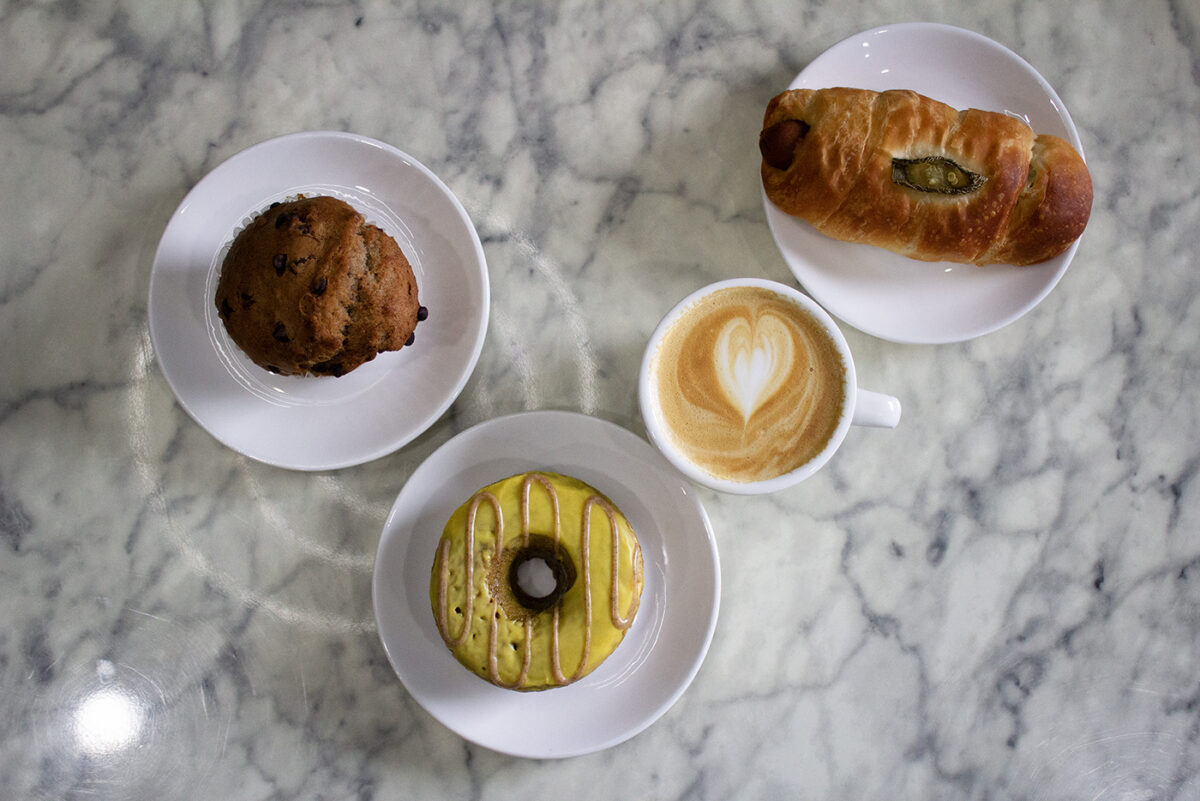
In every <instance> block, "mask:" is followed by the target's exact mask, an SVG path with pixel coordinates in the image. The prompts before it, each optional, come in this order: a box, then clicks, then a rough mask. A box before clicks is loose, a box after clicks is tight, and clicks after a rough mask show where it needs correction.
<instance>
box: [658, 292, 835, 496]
mask: <svg viewBox="0 0 1200 801" xmlns="http://www.w3.org/2000/svg"><path fill="white" fill-rule="evenodd" d="M653 369H654V374H655V378H656V381H657V385H658V402H659V407H660V409H661V410H662V416H663V420H664V422H665V423H666V427H667V429H668V432H669V436H670V438H671V440H672V442H673V443H674V445H675V447H676V448H678V449H679V450H680V451H681V452H682V453H683V454H684V455H685V456H686V457H687V458H688V459H689V460H690V461H692V462H693V463H695V464H696V465H698V466H699V467H700V468H702V469H703V470H705V471H707V472H709V473H711V474H712V475H714V476H717V477H720V478H725V479H729V480H733V481H743V482H745V481H759V480H763V479H767V478H774V477H775V476H779V475H782V474H784V473H787V472H790V471H792V470H794V469H796V468H797V467H799V466H801V465H803V464H804V463H806V462H808V461H809V460H811V459H812V458H813V457H814V456H816V455H817V454H818V453H820V452H821V451H822V450H823V449H824V448H825V445H826V444H827V443H828V442H829V440H830V438H831V437H832V436H833V432H834V430H835V429H836V428H837V425H838V422H839V419H840V417H841V414H842V409H843V406H844V401H845V392H846V390H845V376H846V366H845V362H844V361H843V359H842V355H841V353H840V351H839V350H838V348H837V346H836V344H835V343H834V342H833V340H832V339H831V338H830V336H829V334H828V333H827V331H826V330H825V328H824V326H823V325H822V324H821V323H820V322H819V321H818V320H816V319H815V318H814V317H813V316H812V315H811V314H810V313H809V312H808V311H807V310H805V309H803V308H801V307H800V306H798V305H796V304H795V303H793V302H791V301H790V300H789V299H787V298H786V297H784V296H782V295H780V294H778V293H776V292H773V291H771V290H770V289H766V288H761V287H753V286H744V287H729V288H725V289H720V290H717V291H716V292H714V293H712V294H711V295H708V296H706V297H705V298H703V299H702V300H700V301H699V302H697V304H696V305H695V306H693V307H692V308H690V309H689V310H687V311H686V312H685V313H684V314H683V315H682V316H681V317H680V318H679V319H678V320H677V321H676V322H675V323H674V324H673V325H672V326H671V327H670V328H669V329H668V331H667V333H666V335H665V336H664V337H663V340H662V343H661V344H660V346H659V348H658V352H657V354H656V355H655V362H654V366H653Z"/></svg>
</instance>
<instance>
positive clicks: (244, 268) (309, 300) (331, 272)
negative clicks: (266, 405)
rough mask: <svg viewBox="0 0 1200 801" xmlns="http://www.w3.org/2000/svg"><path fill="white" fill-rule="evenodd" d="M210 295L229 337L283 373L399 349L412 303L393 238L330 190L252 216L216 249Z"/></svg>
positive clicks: (318, 369)
mask: <svg viewBox="0 0 1200 801" xmlns="http://www.w3.org/2000/svg"><path fill="white" fill-rule="evenodd" d="M214 301H215V303H216V306H217V309H218V311H219V313H220V315H221V319H222V321H223V322H224V324H225V329H226V331H227V332H228V333H229V336H230V338H231V339H233V341H234V342H235V343H237V345H238V347H240V348H241V349H242V351H243V352H245V354H246V355H247V356H249V357H250V359H251V360H253V361H254V362H255V364H258V365H259V366H260V367H263V368H265V369H267V370H271V371H272V372H276V373H281V374H283V375H304V374H307V373H311V374H314V375H334V376H339V375H343V374H345V373H348V372H349V371H351V370H353V369H355V368H356V367H358V366H359V365H361V364H363V363H364V362H366V361H369V360H371V359H373V358H374V357H375V356H376V354H378V353H380V352H382V351H389V350H399V349H400V348H401V347H403V346H404V345H405V344H406V342H407V341H408V340H409V338H410V337H411V336H412V335H413V332H414V329H415V328H416V325H417V320H418V312H419V309H420V303H419V301H418V298H417V283H416V278H415V277H414V276H413V272H412V268H411V266H410V265H409V263H408V259H407V258H405V256H404V253H403V252H402V251H401V250H400V246H399V245H397V244H396V242H395V240H393V239H392V238H391V237H390V236H388V235H387V234H386V233H384V232H383V231H382V230H380V229H379V228H377V227H375V226H373V225H367V224H366V222H365V220H364V219H363V216H362V215H361V214H359V213H358V212H357V211H355V210H354V208H353V207H351V206H350V205H349V204H347V203H345V202H343V201H341V200H338V199H337V198H332V197H313V198H304V199H301V200H296V201H291V202H288V203H282V204H277V205H274V206H272V207H271V208H270V209H268V210H267V211H265V212H263V213H262V214H261V215H259V216H258V217H257V218H256V219H254V220H253V221H252V222H251V223H250V224H249V225H248V226H247V227H246V228H245V229H244V230H243V231H242V232H241V233H240V234H238V236H237V238H236V239H235V240H234V242H233V245H232V246H231V248H230V250H229V254H228V255H227V256H226V257H225V261H224V263H223V264H222V266H221V277H220V280H219V282H218V284H217V291H216V297H215V298H214Z"/></svg>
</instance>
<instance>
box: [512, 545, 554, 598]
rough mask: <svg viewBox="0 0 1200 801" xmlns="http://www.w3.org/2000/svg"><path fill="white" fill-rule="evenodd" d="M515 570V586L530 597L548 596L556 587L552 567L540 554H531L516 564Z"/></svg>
mask: <svg viewBox="0 0 1200 801" xmlns="http://www.w3.org/2000/svg"><path fill="white" fill-rule="evenodd" d="M515 570H516V574H517V578H516V582H517V586H519V587H520V588H521V590H522V591H523V592H524V593H525V594H526V595H528V596H529V597H530V598H535V599H538V600H541V599H544V598H548V597H550V594H551V593H553V592H554V590H555V588H557V587H558V581H557V580H555V578H554V568H552V567H550V564H549V563H548V562H547V561H546V560H545V559H543V558H542V557H540V556H531V557H529V558H528V559H526V560H524V561H523V562H520V563H518V564H516V567H515Z"/></svg>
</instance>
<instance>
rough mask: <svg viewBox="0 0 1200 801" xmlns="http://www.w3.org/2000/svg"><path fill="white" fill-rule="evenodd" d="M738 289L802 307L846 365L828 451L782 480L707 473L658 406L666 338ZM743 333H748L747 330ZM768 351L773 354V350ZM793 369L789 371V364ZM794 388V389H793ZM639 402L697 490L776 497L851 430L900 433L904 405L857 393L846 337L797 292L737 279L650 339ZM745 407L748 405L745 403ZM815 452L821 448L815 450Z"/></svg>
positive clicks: (694, 302)
mask: <svg viewBox="0 0 1200 801" xmlns="http://www.w3.org/2000/svg"><path fill="white" fill-rule="evenodd" d="M733 288H754V289H759V290H768V291H769V292H771V293H774V294H775V295H778V296H779V297H780V299H782V300H784V301H786V302H790V303H791V304H794V305H795V306H796V307H799V309H801V310H802V311H803V312H807V313H808V318H809V319H810V320H811V321H815V323H816V324H817V325H816V326H813V327H812V330H813V331H814V332H816V331H817V330H818V329H819V331H820V332H821V333H822V334H824V335H825V336H826V337H827V338H828V340H829V342H831V343H832V345H833V346H834V348H835V349H836V352H837V354H838V355H839V356H840V357H841V365H842V367H843V368H844V372H843V373H842V385H841V392H840V410H839V411H836V412H834V414H836V422H833V420H834V418H833V416H828V426H830V427H832V433H828V432H826V433H825V434H823V435H822V436H828V439H827V440H825V441H824V445H823V447H820V450H819V451H818V452H816V453H815V455H813V456H811V458H808V460H807V461H805V462H804V463H803V464H800V465H798V466H795V467H794V468H791V469H788V470H787V471H786V472H782V473H780V474H777V475H773V476H770V477H763V478H757V479H753V480H746V479H737V478H731V477H728V476H723V475H720V474H719V473H718V472H716V471H715V470H714V469H712V468H705V467H702V466H701V465H700V464H698V463H697V462H696V461H695V460H693V459H692V458H689V457H688V456H687V455H685V453H684V450H685V449H684V448H682V447H681V446H680V444H679V442H677V440H676V435H675V434H674V433H673V428H672V425H671V423H670V422H669V421H668V420H666V419H665V417H664V414H663V409H662V404H661V402H660V400H659V372H660V371H659V360H660V357H662V358H665V357H663V356H662V353H661V351H663V341H664V338H665V337H666V336H667V334H668V332H670V331H671V330H672V329H673V328H674V326H675V325H676V324H677V323H679V321H680V320H683V319H684V317H685V315H688V314H689V313H698V312H697V310H698V309H704V308H706V304H705V301H706V300H712V299H713V296H714V293H717V292H720V291H722V290H727V289H733ZM685 322H689V321H685ZM755 325H757V323H755ZM805 325H807V323H805ZM742 327H743V328H745V327H746V326H742ZM743 339H744V337H743ZM758 342H759V340H758V339H753V338H752V339H751V343H752V345H757V344H758ZM824 344H827V343H822V346H823V347H824ZM766 349H767V350H770V348H769V347H768V348H766ZM745 350H746V349H745V348H744V347H743V348H742V352H741V358H740V363H739V365H738V366H739V367H740V368H741V369H742V373H741V375H746V374H747V373H746V369H748V368H746V365H747V364H750V363H754V362H755V359H756V358H757V357H758V356H761V355H762V354H760V353H757V352H756V353H752V354H749V355H747V354H746V353H745ZM723 358H726V360H727V361H728V357H727V356H725V357H723ZM764 358H767V359H768V361H767V363H768V364H773V362H771V361H770V360H769V359H770V357H769V356H768V357H764ZM758 362H759V363H761V362H762V360H761V359H759V360H758ZM788 364H789V370H790V369H791V361H790V360H789V362H788ZM724 374H725V375H727V376H734V375H736V374H737V372H736V371H734V370H731V369H728V368H726V369H725V371H724ZM764 380H766V381H767V382H768V383H769V381H770V380H771V379H769V378H768V379H763V378H762V377H759V378H757V379H755V381H757V384H758V385H759V386H762V385H763V382H764ZM800 380H803V379H800ZM826 385H827V386H829V387H836V386H837V385H836V382H835V381H828V382H827V383H826ZM776 386H782V384H776ZM789 386H791V385H790V384H789ZM775 391H776V392H779V391H782V390H779V389H776V390H775ZM725 397H726V398H728V397H729V394H728V392H726V393H725ZM835 397H836V395H835ZM638 402H639V405H640V407H641V413H642V420H643V422H644V424H645V426H646V432H647V434H648V435H649V438H650V441H651V442H652V443H654V445H655V447H657V448H658V450H659V451H661V452H662V454H663V455H664V456H665V457H666V458H667V460H668V461H669V462H671V464H672V465H674V466H675V468H676V469H678V470H679V471H680V472H681V473H683V475H684V476H686V477H687V478H689V479H690V480H691V481H693V482H695V483H697V484H700V485H702V486H705V487H709V488H711V489H715V490H719V491H722V492H728V493H734V494H741V495H758V494H765V493H770V492H776V491H778V490H781V489H784V488H786V487H791V486H793V485H795V484H798V483H800V482H801V481H803V480H804V479H806V478H808V477H809V476H811V475H812V474H814V473H815V472H817V471H818V470H819V469H821V467H823V466H824V465H825V463H826V462H828V461H829V459H830V457H832V456H833V454H834V453H835V452H836V451H837V449H838V448H839V447H840V446H841V444H842V441H843V440H844V439H845V438H846V432H847V431H848V430H849V428H850V426H852V425H860V426H870V427H876V428H895V427H896V425H897V424H898V423H899V422H900V401H899V400H897V399H896V398H894V397H892V396H891V395H884V394H881V393H878V392H871V391H869V390H864V389H859V388H858V380H857V376H856V373H855V369H854V360H853V357H852V356H851V354H850V347H849V345H847V343H846V338H845V337H844V336H842V332H841V331H840V330H839V329H838V326H837V324H836V323H835V322H834V321H833V319H832V318H831V317H830V316H829V315H828V314H827V313H826V312H825V310H824V309H822V308H821V307H820V306H819V305H817V303H816V302H815V301H813V300H812V299H810V298H809V297H808V296H807V295H805V294H804V293H802V292H800V291H799V290H798V289H796V288H794V287H791V286H787V285H785V284H781V283H778V282H775V281H768V280H763V279H755V278H735V279H730V280H727V281H719V282H717V283H715V284H710V285H709V286H706V287H703V288H701V289H698V290H697V291H695V292H693V293H692V294H690V295H688V296H687V297H686V298H684V299H683V300H682V301H680V302H679V303H678V304H677V305H676V306H675V307H674V308H672V309H671V311H669V312H668V313H667V314H666V316H665V317H663V319H662V321H661V322H660V323H659V324H658V326H657V328H655V330H654V333H653V334H652V335H651V337H650V341H649V343H648V344H647V346H646V351H645V355H644V357H643V359H642V366H641V372H640V374H639V380H638ZM744 406H745V402H743V407H744ZM834 408H835V409H836V408H838V407H834ZM753 413H754V412H753V411H750V412H745V411H744V412H743V414H744V415H745V419H746V420H747V421H748V420H749V419H750V418H751V417H752V416H753ZM814 447H817V446H816V445H814Z"/></svg>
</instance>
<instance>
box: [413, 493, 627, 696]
mask: <svg viewBox="0 0 1200 801" xmlns="http://www.w3.org/2000/svg"><path fill="white" fill-rule="evenodd" d="M527 567H533V568H536V567H540V568H541V569H542V570H543V572H545V573H546V574H547V575H546V576H545V577H543V578H544V580H545V585H544V586H543V587H541V588H538V587H537V586H536V582H534V583H533V584H532V585H531V583H530V581H529V580H528V579H527V578H526V577H525V575H524V571H525V568H527ZM643 584H644V579H643V575H642V550H641V547H640V545H639V544H638V540H637V535H636V534H635V533H634V531H633V529H632V528H631V527H630V525H629V521H628V520H626V519H625V516H624V515H622V514H621V511H620V510H619V509H618V508H617V506H616V504H614V503H613V502H612V501H611V500H609V499H608V498H606V497H605V496H604V495H602V494H601V493H600V492H599V491H598V490H596V489H594V488H593V487H590V486H588V485H587V484H585V483H583V482H582V481H580V480H578V479H575V478H571V477H569V476H564V475H560V474H557V473H549V472H544V471H541V472H532V473H522V474H519V475H515V476H510V477H508V478H506V479H504V480H502V481H498V482H496V483H495V484H491V485H489V486H487V487H484V488H483V489H481V490H479V491H478V492H477V493H475V495H473V496H472V497H471V499H470V500H468V501H467V502H466V503H464V504H463V505H462V506H460V507H459V508H458V509H457V510H456V511H455V512H454V514H453V515H451V517H450V520H449V521H448V522H447V523H446V527H445V529H444V531H443V533H442V538H441V541H440V542H439V543H438V548H437V553H436V555H435V557H434V561H433V570H432V573H431V576H430V582H429V597H430V602H431V603H432V605H433V616H434V619H435V621H436V622H437V627H438V631H439V632H440V633H441V635H442V640H443V641H444V642H445V643H446V646H447V647H448V648H449V649H450V650H451V652H453V654H454V656H455V658H457V659H458V661H459V662H461V663H462V664H463V665H464V666H466V667H467V669H469V670H471V671H472V672H474V673H476V674H477V675H479V676H481V677H482V678H484V679H486V680H488V681H490V682H491V683H492V684H495V685H497V686H499V687H504V688H507V689H512V690H544V689H548V688H551V687H560V686H563V685H566V684H570V683H571V682H573V681H576V680H578V679H580V678H582V677H584V676H586V675H587V674H589V673H591V672H592V671H593V670H594V669H595V668H596V667H597V666H598V665H599V664H600V663H601V662H603V661H604V660H605V659H606V658H608V656H609V655H610V654H611V653H612V652H613V650H614V649H616V647H617V646H618V645H620V643H621V640H622V639H623V638H624V637H625V632H626V631H628V630H629V627H630V625H631V624H632V623H633V618H634V615H636V614H637V610H638V606H639V604H640V602H641V594H642V586H643Z"/></svg>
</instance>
